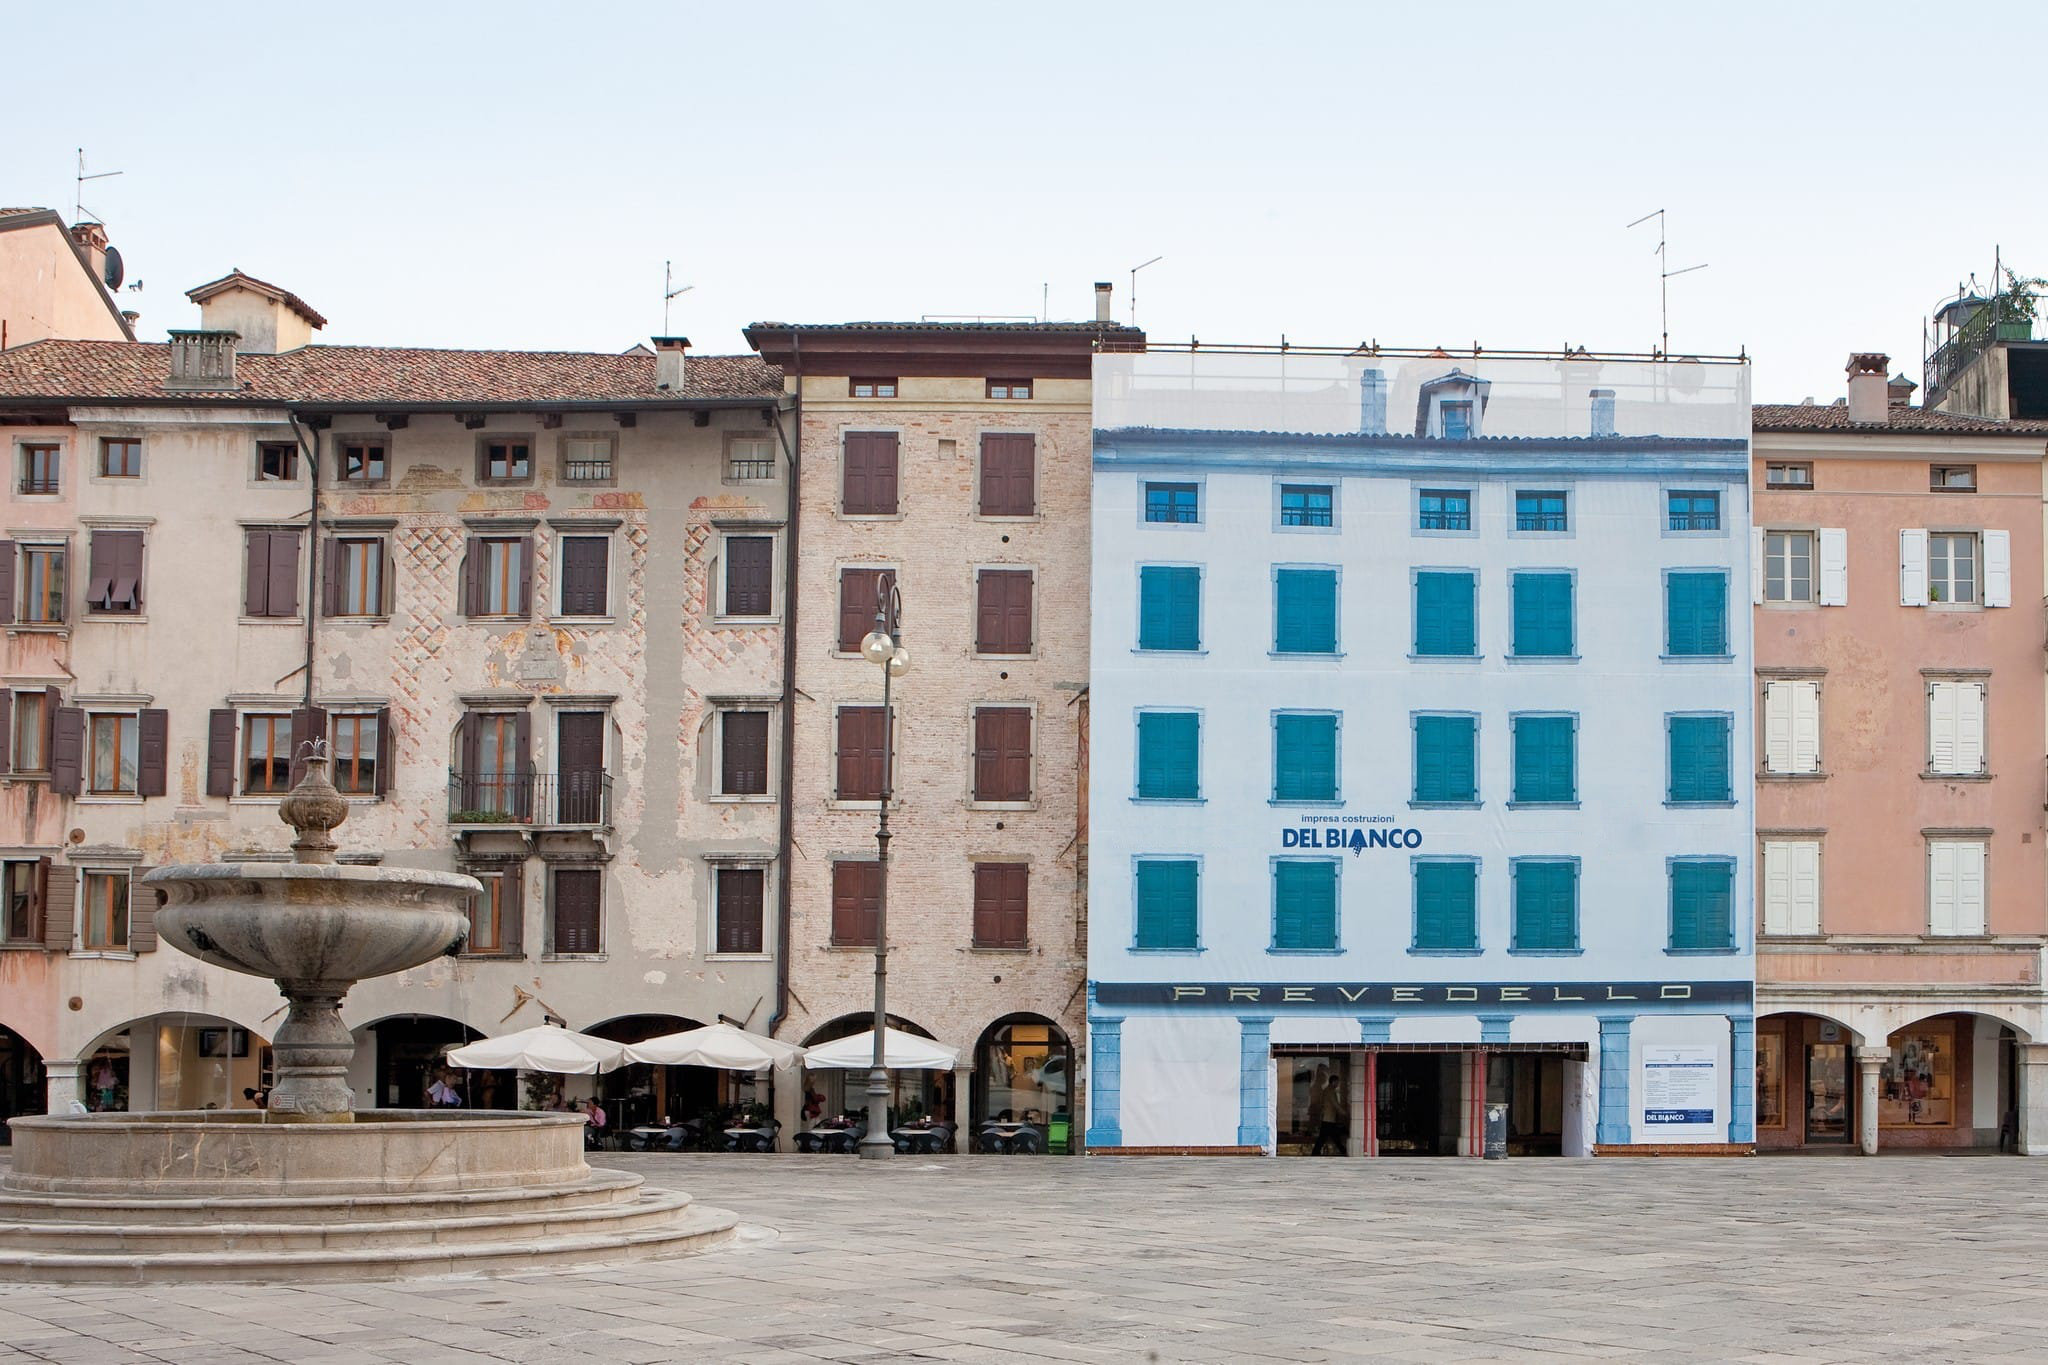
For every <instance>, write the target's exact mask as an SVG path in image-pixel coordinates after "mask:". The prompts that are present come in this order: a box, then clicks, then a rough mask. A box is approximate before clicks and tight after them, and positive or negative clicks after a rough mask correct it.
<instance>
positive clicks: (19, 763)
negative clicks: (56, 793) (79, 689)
mask: <svg viewBox="0 0 2048 1365" xmlns="http://www.w3.org/2000/svg"><path fill="white" fill-rule="evenodd" d="M11 700H12V703H13V712H14V714H13V715H12V716H11V717H10V718H9V719H8V722H7V741H8V743H7V753H8V760H9V763H8V766H9V768H10V769H11V771H13V772H17V773H46V772H48V771H50V722H51V720H52V718H53V716H54V714H55V703H54V702H53V701H52V699H51V694H50V692H48V691H45V690H44V689H42V688H37V689H35V690H33V691H22V692H16V693H14V694H13V696H12V699H11Z"/></svg>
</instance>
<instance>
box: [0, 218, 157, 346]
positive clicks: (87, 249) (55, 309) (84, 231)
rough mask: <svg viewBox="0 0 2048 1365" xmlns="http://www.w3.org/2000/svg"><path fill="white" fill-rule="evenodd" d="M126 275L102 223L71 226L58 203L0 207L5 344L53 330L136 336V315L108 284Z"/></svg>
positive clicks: (81, 337)
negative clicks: (123, 305)
mask: <svg viewBox="0 0 2048 1365" xmlns="http://www.w3.org/2000/svg"><path fill="white" fill-rule="evenodd" d="M110 256H111V267H112V268H111V269H110V268H109V266H110V260H109V257H110ZM121 278H122V266H121V257H120V253H119V252H116V251H111V250H110V248H109V246H108V244H107V230H106V228H105V227H104V226H102V225H101V224H99V223H95V222H90V221H87V222H82V223H78V224H76V225H75V226H73V227H70V228H66V227H65V226H64V220H63V219H62V218H61V217H59V216H58V215H57V213H56V211H55V210H53V209H39V208H16V209H9V208H0V351H4V350H6V349H8V348H9V347H12V346H26V345H27V344H28V343H29V342H31V341H44V340H47V339H49V338H51V337H59V338H63V339H65V340H69V341H133V340H135V329H134V327H133V325H132V322H131V317H132V315H130V314H124V313H123V312H122V310H121V305H120V304H119V303H118V302H117V301H116V300H115V298H114V295H113V292H112V290H110V289H109V288H108V284H109V282H111V283H112V285H113V288H114V289H118V288H120V286H121Z"/></svg>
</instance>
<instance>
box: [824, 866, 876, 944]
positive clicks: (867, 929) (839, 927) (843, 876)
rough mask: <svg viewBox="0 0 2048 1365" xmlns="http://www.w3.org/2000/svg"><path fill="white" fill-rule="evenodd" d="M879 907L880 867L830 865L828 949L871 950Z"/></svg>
mask: <svg viewBox="0 0 2048 1365" xmlns="http://www.w3.org/2000/svg"><path fill="white" fill-rule="evenodd" d="M881 905H882V865H881V864H880V863H870V862H843V863H834V864H832V946H833V947H835V948H872V947H874V946H875V932H876V920H877V919H878V918H879V916H880V911H881Z"/></svg>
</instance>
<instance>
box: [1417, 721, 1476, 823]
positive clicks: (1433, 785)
mask: <svg viewBox="0 0 2048 1365" xmlns="http://www.w3.org/2000/svg"><path fill="white" fill-rule="evenodd" d="M1478 741H1479V720H1478V718H1477V717H1475V716H1417V717H1415V803H1416V804H1417V805H1459V806H1462V805H1470V804H1472V803H1474V802H1476V801H1478V800H1479V763H1478V757H1477V750H1478V748H1479V742H1478Z"/></svg>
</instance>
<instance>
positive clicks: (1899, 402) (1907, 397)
mask: <svg viewBox="0 0 2048 1365" xmlns="http://www.w3.org/2000/svg"><path fill="white" fill-rule="evenodd" d="M1919 387H1920V386H1919V385H1918V384H1915V383H1914V382H1913V381H1912V380H1910V379H1908V378H1906V376H1905V375H1904V374H1895V375H1893V376H1892V382H1891V383H1889V384H1887V385H1885V386H1884V394H1885V399H1886V401H1887V402H1889V403H1890V405H1891V406H1892V407H1895V408H1910V407H1912V406H1913V390H1915V389H1917V388H1919Z"/></svg>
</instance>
